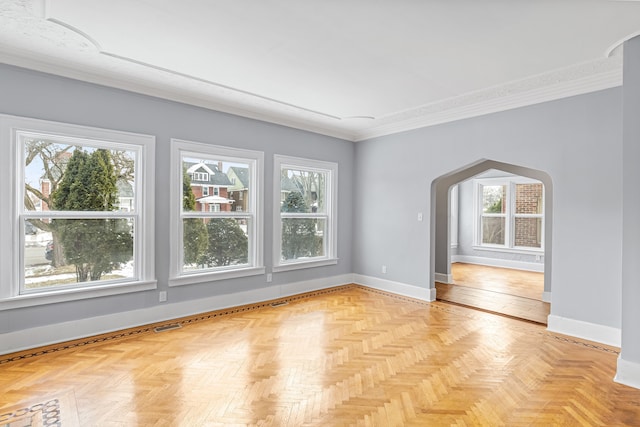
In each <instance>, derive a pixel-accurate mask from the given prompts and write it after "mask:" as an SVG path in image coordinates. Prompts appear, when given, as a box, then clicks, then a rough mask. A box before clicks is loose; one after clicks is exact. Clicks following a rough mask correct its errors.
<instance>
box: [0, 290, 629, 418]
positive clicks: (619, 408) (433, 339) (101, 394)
mask: <svg viewBox="0 0 640 427" xmlns="http://www.w3.org/2000/svg"><path fill="white" fill-rule="evenodd" d="M279 302H280V303H274V304H268V303H260V304H254V305H250V306H244V307H238V308H234V309H227V310H222V311H218V312H212V313H207V314H203V315H199V316H193V317H190V318H185V319H178V320H176V321H173V322H169V323H167V324H165V325H151V326H148V327H141V328H134V329H130V330H126V331H120V332H117V333H112V334H108V335H103V336H99V337H93V338H88V339H84V340H78V341H75V342H72V343H67V344H64V345H58V346H50V347H48V348H46V349H39V350H34V351H26V352H23V353H21V354H15V355H11V356H4V357H2V356H0V390H1V391H2V392H1V393H0V425H3V426H4V425H8V426H17V425H38V424H37V422H41V424H45V422H46V424H45V425H49V424H52V423H59V424H55V425H60V426H62V427H71V426H189V427H194V426H205V425H206V426H223V425H247V426H249V425H251V426H278V427H281V426H307V427H310V426H323V427H326V426H421V427H423V426H444V425H446V426H449V425H459V426H463V425H466V426H472V425H473V426H478V425H487V426H489V425H491V426H497V425H508V426H514V425H527V426H529V425H540V426H542V425H544V426H549V425H590V426H591V425H638V421H639V420H640V406H638V402H639V401H640V390H636V389H633V388H630V387H627V386H623V385H620V384H617V383H614V382H613V381H612V378H613V376H614V375H615V369H616V359H617V357H618V349H617V348H613V347H608V346H603V345H598V344H595V343H590V342H586V341H582V340H578V339H573V338H569V337H565V336H560V335H557V334H553V333H551V332H548V331H547V330H546V329H545V328H544V327H543V326H541V325H537V324H534V323H531V322H523V321H519V320H515V319H512V318H508V317H504V316H497V315H494V314H490V313H487V312H483V311H478V310H473V309H469V308H466V307H462V306H458V305H452V304H447V303H442V302H437V301H436V302H432V303H428V302H424V301H417V300H413V299H410V298H406V297H402V296H398V295H393V294H388V293H385V292H381V291H377V290H374V289H370V288H365V287H362V286H357V285H347V286H342V287H338V288H332V289H327V290H323V291H317V292H312V293H309V294H305V295H299V296H294V297H290V298H286V299H283V300H281V301H279ZM154 326H167V327H166V328H158V329H156V328H154ZM156 331H160V332H156ZM42 420H44V421H45V422H42ZM20 423H22V424H20ZM27 423H30V424H27Z"/></svg>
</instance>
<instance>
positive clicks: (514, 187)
mask: <svg viewBox="0 0 640 427" xmlns="http://www.w3.org/2000/svg"><path fill="white" fill-rule="evenodd" d="M476 182H477V189H478V195H479V196H478V204H479V209H478V210H479V212H480V214H479V227H478V233H477V236H478V237H477V240H478V242H479V245H480V246H487V247H503V248H514V249H525V250H542V249H543V248H544V242H543V237H544V236H543V235H544V231H543V230H544V186H543V184H542V183H540V182H539V181H534V180H530V179H525V178H522V177H516V178H510V179H509V178H507V179H485V180H477V181H476Z"/></svg>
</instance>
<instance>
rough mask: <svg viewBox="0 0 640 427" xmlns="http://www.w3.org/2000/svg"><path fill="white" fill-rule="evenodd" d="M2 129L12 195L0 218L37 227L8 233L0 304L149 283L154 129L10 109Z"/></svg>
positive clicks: (128, 288) (46, 300) (37, 301)
mask: <svg viewBox="0 0 640 427" xmlns="http://www.w3.org/2000/svg"><path fill="white" fill-rule="evenodd" d="M0 132H1V133H2V138H3V139H4V138H9V139H10V141H5V142H6V145H5V146H7V147H10V150H9V153H10V155H9V156H6V157H10V158H11V159H13V160H14V161H13V162H11V163H12V164H11V165H8V166H7V167H8V169H9V170H11V171H12V172H11V173H10V174H9V176H11V177H14V178H13V179H12V180H10V182H5V183H3V185H7V186H12V187H13V192H12V193H13V194H14V195H15V197H14V199H13V200H12V202H11V206H12V207H11V208H9V210H6V209H7V207H6V206H5V208H4V210H3V213H2V217H8V218H10V220H9V221H7V222H6V223H8V224H11V225H12V228H13V229H14V230H24V229H25V226H26V224H29V225H30V226H31V227H34V228H35V232H34V233H33V234H30V235H29V236H27V235H26V234H25V233H20V235H19V236H18V237H17V238H16V239H6V241H7V242H9V243H7V245H11V246H12V250H11V251H10V253H11V257H9V259H8V260H4V261H3V262H7V265H3V266H2V267H3V268H2V269H1V271H2V272H1V273H0V276H2V277H1V280H0V283H3V284H6V286H5V285H3V286H2V287H0V307H4V306H6V305H9V306H16V307H19V306H26V305H34V304H43V303H49V302H60V301H67V300H74V299H82V298H88V297H93V296H95V295H97V294H100V295H109V294H117V293H124V292H133V291H139V290H144V289H153V288H155V287H156V282H155V271H154V233H153V215H151V213H150V212H151V209H150V208H149V207H150V206H153V194H154V189H153V187H152V185H153V182H154V179H153V163H152V162H153V159H154V158H155V155H154V149H155V139H154V137H152V136H147V135H139V134H131V133H124V132H119V131H110V130H104V129H95V128H90V127H83V126H75V125H68V124H63V123H55V122H46V121H40V120H33V119H26V118H17V117H10V116H0ZM43 190H44V192H43ZM14 224H15V226H13V225H14ZM3 234H4V233H3ZM4 235H6V236H8V235H9V233H7V234H4ZM5 267H7V268H5Z"/></svg>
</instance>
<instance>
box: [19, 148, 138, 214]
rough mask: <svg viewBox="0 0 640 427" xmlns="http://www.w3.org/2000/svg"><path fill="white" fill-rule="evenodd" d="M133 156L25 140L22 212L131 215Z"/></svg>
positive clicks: (133, 195) (117, 152)
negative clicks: (83, 212) (23, 210)
mask: <svg viewBox="0 0 640 427" xmlns="http://www.w3.org/2000/svg"><path fill="white" fill-rule="evenodd" d="M135 156H136V154H135V152H134V151H126V150H112V149H101V148H99V147H96V146H91V145H70V144H68V143H61V142H57V141H56V140H55V137H51V138H50V139H45V138H42V139H34V138H31V139H25V140H24V158H25V165H24V176H25V196H26V197H25V210H27V211H49V210H56V211H61V210H66V211H117V210H120V211H126V212H131V211H133V210H134V208H135V194H134V189H135V185H134V177H135Z"/></svg>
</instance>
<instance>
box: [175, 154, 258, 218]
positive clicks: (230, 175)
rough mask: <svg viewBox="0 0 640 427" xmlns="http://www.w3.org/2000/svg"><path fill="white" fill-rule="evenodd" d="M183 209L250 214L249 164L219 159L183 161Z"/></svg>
mask: <svg viewBox="0 0 640 427" xmlns="http://www.w3.org/2000/svg"><path fill="white" fill-rule="evenodd" d="M182 169H183V176H182V192H183V194H182V196H183V198H182V200H183V203H182V210H183V211H199V212H231V211H236V212H247V211H249V210H250V207H249V206H248V205H247V203H248V201H249V197H248V196H249V192H250V191H251V189H250V188H249V183H250V176H249V164H247V163H242V162H230V161H223V160H217V159H206V160H202V159H196V158H193V157H183V158H182Z"/></svg>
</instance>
